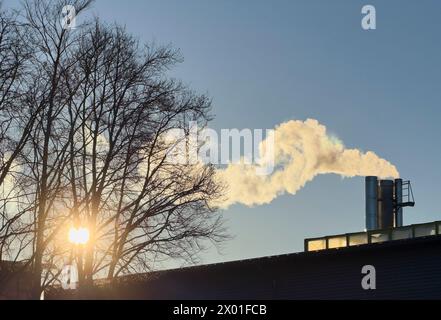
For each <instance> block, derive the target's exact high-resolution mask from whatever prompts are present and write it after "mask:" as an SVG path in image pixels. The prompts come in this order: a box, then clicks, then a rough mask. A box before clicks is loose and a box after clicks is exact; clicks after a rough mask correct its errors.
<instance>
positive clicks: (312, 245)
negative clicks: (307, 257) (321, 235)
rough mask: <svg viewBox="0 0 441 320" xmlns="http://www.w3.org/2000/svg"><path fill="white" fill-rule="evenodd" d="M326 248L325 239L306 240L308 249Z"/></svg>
mask: <svg viewBox="0 0 441 320" xmlns="http://www.w3.org/2000/svg"><path fill="white" fill-rule="evenodd" d="M324 249H326V239H317V240H308V251H317V250H324Z"/></svg>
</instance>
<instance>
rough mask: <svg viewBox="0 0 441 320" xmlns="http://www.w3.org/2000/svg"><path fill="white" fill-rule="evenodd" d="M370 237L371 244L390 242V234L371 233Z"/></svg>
mask: <svg viewBox="0 0 441 320" xmlns="http://www.w3.org/2000/svg"><path fill="white" fill-rule="evenodd" d="M370 237H371V243H378V242H384V241H389V233H388V232H381V231H378V232H375V233H371V234H370Z"/></svg>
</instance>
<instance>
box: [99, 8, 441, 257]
mask: <svg viewBox="0 0 441 320" xmlns="http://www.w3.org/2000/svg"><path fill="white" fill-rule="evenodd" d="M365 4H372V5H374V6H375V7H376V10H377V29H376V30H371V31H365V30H362V28H361V25H360V21H361V18H362V15H361V8H362V6H363V5H365ZM92 11H93V12H94V13H95V14H97V15H98V16H100V17H101V18H102V19H103V20H105V21H109V22H112V21H115V22H118V23H120V24H123V25H125V26H126V27H127V29H128V30H129V31H130V32H131V33H133V34H135V35H137V36H138V37H139V38H140V39H141V40H143V41H152V40H153V41H156V42H157V43H159V44H168V43H171V44H173V45H174V46H175V47H177V48H179V49H180V50H181V52H182V54H183V56H184V57H185V61H184V63H183V64H181V65H179V66H178V67H177V68H176V69H175V70H173V73H172V74H173V76H175V77H177V78H180V79H182V80H183V81H184V82H186V83H187V84H189V85H190V86H191V87H192V88H193V89H195V90H197V91H199V92H202V93H208V94H209V95H210V96H211V97H212V98H213V107H214V108H213V112H214V114H215V115H216V119H215V120H214V121H213V123H212V124H211V127H212V128H214V129H217V130H219V129H221V128H239V129H241V128H251V129H253V128H262V129H264V128H273V127H274V126H275V125H277V124H279V123H281V122H284V121H287V120H290V119H299V120H304V119H307V118H314V119H317V120H319V121H320V122H321V123H323V124H325V125H326V126H327V127H328V130H329V131H330V132H331V133H333V134H335V135H337V136H338V137H339V138H340V139H341V140H343V141H344V143H345V145H346V146H347V147H350V148H360V149H362V150H365V151H367V150H372V151H374V152H376V153H377V154H378V155H379V156H381V157H383V158H386V159H387V160H389V161H391V162H392V163H393V164H395V165H396V166H397V168H398V170H399V171H400V173H401V176H402V177H403V178H405V179H411V180H412V183H413V187H414V193H415V197H416V207H415V208H413V209H407V210H405V216H404V219H405V220H404V221H405V223H406V224H411V223H417V222H426V221H433V220H441V210H440V209H439V205H438V201H439V196H440V195H441V182H440V181H441V170H440V167H439V165H440V163H441V148H440V147H439V138H440V137H441V126H440V120H441V104H440V102H441V41H440V32H441V19H440V18H441V2H440V1H437V0H425V1H416V0H412V1H410V0H409V1H403V0H388V1H385V0H383V1H373V0H365V1H357V0H335V1H329V0H322V1H318V0H316V1H310V0H309V1H307V0H305V1H299V0H295V1H293V0H286V1H282V0H275V1H269V0H266V1H264V0H241V1H234V0H218V1H207V0H185V1H182V0H151V1H136V0H130V1H109V0H97V1H96V2H95V4H94V7H93V9H92ZM225 218H226V219H227V227H229V230H230V232H231V233H232V234H233V235H234V236H235V238H234V239H233V240H231V241H229V242H228V243H226V244H225V245H224V248H223V250H222V252H223V254H222V255H220V254H218V253H217V252H216V251H215V250H209V251H208V252H206V253H205V254H203V262H204V263H211V262H219V261H228V260H236V259H244V258H251V257H258V256H266V255H275V254H282V253H289V252H296V251H302V250H303V239H304V238H307V237H314V236H321V235H327V234H337V233H344V232H354V231H360V230H363V229H364V179H363V178H352V179H342V178H341V177H338V176H335V175H328V176H320V177H318V178H316V179H315V180H314V181H312V182H311V183H309V184H307V185H306V187H305V188H304V189H302V190H301V191H300V192H299V193H298V194H296V195H295V196H292V195H286V196H281V197H279V198H277V199H276V200H275V201H273V202H272V203H271V204H269V205H263V206H258V207H253V208H247V207H245V206H242V205H235V206H233V207H230V208H229V209H228V210H227V211H225Z"/></svg>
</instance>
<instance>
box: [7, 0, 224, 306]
mask: <svg viewBox="0 0 441 320" xmlns="http://www.w3.org/2000/svg"><path fill="white" fill-rule="evenodd" d="M65 4H67V2H66V1H58V2H56V3H55V4H54V3H53V2H50V1H47V0H35V1H27V2H25V3H24V7H23V10H22V11H21V12H20V14H19V15H17V16H11V15H9V16H8V15H6V14H3V17H4V18H5V20H4V21H5V22H4V26H3V29H4V32H2V30H3V29H0V59H4V60H5V61H8V62H9V64H10V65H9V66H8V64H6V63H5V64H3V63H2V64H1V67H0V95H2V96H4V98H3V99H2V100H0V119H1V120H3V121H2V123H1V124H2V125H1V126H0V130H2V131H1V132H0V134H1V138H2V139H1V141H0V147H1V149H0V153H1V155H3V160H2V161H3V162H2V163H1V166H0V186H1V185H2V183H3V180H5V179H10V180H11V182H12V183H9V185H10V187H9V188H8V189H7V190H6V191H8V192H3V194H2V198H1V199H0V201H1V203H3V210H2V211H3V212H4V213H3V215H2V219H3V223H2V224H1V225H0V262H1V261H2V259H4V260H7V259H9V260H22V261H24V262H25V263H24V266H25V267H26V268H29V269H30V270H31V272H32V274H33V279H34V280H33V295H32V296H33V298H37V297H38V296H39V294H40V292H41V290H42V289H43V288H44V287H46V286H48V285H50V284H52V283H54V282H55V281H57V276H58V274H59V272H60V270H61V268H62V266H63V264H64V263H65V262H66V260H70V261H72V260H75V262H76V264H77V266H78V269H79V277H80V286H81V287H82V288H90V287H91V286H92V285H93V279H94V277H95V278H96V277H107V278H108V279H110V280H114V279H115V278H116V277H118V276H119V275H122V274H126V273H133V272H142V271H146V270H150V268H152V267H153V266H154V265H155V263H156V262H158V261H160V260H161V259H164V258H170V257H171V258H179V259H186V260H187V261H195V260H196V259H197V253H198V252H200V250H202V249H203V248H204V243H205V242H206V241H211V242H212V243H214V244H219V243H221V242H222V241H223V240H225V239H226V238H227V237H228V236H227V234H226V231H225V229H224V227H223V224H222V217H221V214H220V213H219V212H218V211H217V209H216V208H214V207H212V206H210V203H212V201H213V200H215V199H217V198H219V197H220V196H222V186H221V185H220V184H219V183H217V182H216V179H215V177H214V174H215V171H214V168H213V167H212V166H208V165H203V164H201V163H192V164H178V163H176V162H174V161H173V159H171V158H170V157H168V156H167V151H168V150H170V148H171V147H173V144H174V143H176V141H170V140H169V139H167V138H166V137H167V132H169V131H170V130H173V129H182V130H184V132H188V126H189V122H190V121H196V122H198V123H199V124H200V127H203V126H204V125H206V124H207V122H208V121H209V120H211V116H210V108H211V100H210V99H209V98H208V97H206V96H205V95H198V94H196V93H194V92H193V91H192V90H190V89H189V88H187V87H186V86H185V85H184V84H182V83H181V82H179V81H177V80H175V79H173V78H171V77H169V76H168V75H167V71H168V70H169V69H171V68H172V67H173V66H174V65H175V64H176V63H179V62H181V61H182V57H181V56H180V54H179V52H178V51H177V50H175V49H173V48H172V47H171V46H157V45H154V44H145V45H141V44H140V43H139V42H138V41H137V39H135V38H134V37H132V36H131V35H130V34H129V33H127V31H125V29H124V28H122V27H120V26H118V25H107V24H105V23H102V22H100V21H99V19H95V20H91V21H89V22H88V23H86V22H84V23H82V24H81V27H79V28H77V29H75V30H69V29H63V27H62V26H61V24H60V14H61V9H62V8H63V6H64V5H65ZM69 4H72V3H71V2H69ZM73 5H74V6H75V8H76V13H77V15H78V14H81V13H82V12H83V11H84V10H85V9H87V8H88V7H89V6H90V1H88V0H76V1H74V2H73ZM1 21H2V20H1V17H0V24H1ZM0 28H2V25H0ZM8 28H11V29H8ZM9 30H12V31H9ZM8 32H10V33H8ZM3 33H5V34H8V35H9V37H6V38H5V39H8V40H3V38H2V37H1V35H2V34H3ZM3 41H6V42H3ZM7 41H9V42H10V44H6V43H7ZM3 44H4V45H3ZM12 44H13V45H12ZM21 47H23V48H21ZM2 61H3V60H2ZM14 61H15V62H14ZM3 68H5V69H4V71H3ZM7 68H12V70H15V71H16V72H15V75H13V76H11V74H14V72H12V73H11V72H10V71H8V70H7ZM24 69H26V72H23V71H22V70H24ZM2 82H3V83H4V85H2ZM8 84H9V85H8ZM0 98H1V97H0ZM8 123H16V124H15V128H14V129H13V130H12V129H11V128H10V127H8ZM8 130H9V131H11V130H12V131H13V134H10V133H9V131H8ZM7 155H8V156H7ZM13 168H14V169H13ZM79 225H85V226H87V228H88V229H89V231H90V241H89V243H88V244H87V245H85V246H84V247H83V248H79V247H78V248H76V249H75V250H74V248H73V247H72V245H71V244H69V243H68V242H67V230H68V229H69V227H71V226H79ZM2 253H4V256H2Z"/></svg>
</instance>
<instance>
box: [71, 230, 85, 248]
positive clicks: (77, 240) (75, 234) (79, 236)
mask: <svg viewBox="0 0 441 320" xmlns="http://www.w3.org/2000/svg"><path fill="white" fill-rule="evenodd" d="M88 241H89V230H88V229H87V228H78V229H77V228H74V227H72V228H70V230H69V242H71V243H73V244H83V245H84V244H86V243H87V242H88Z"/></svg>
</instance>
